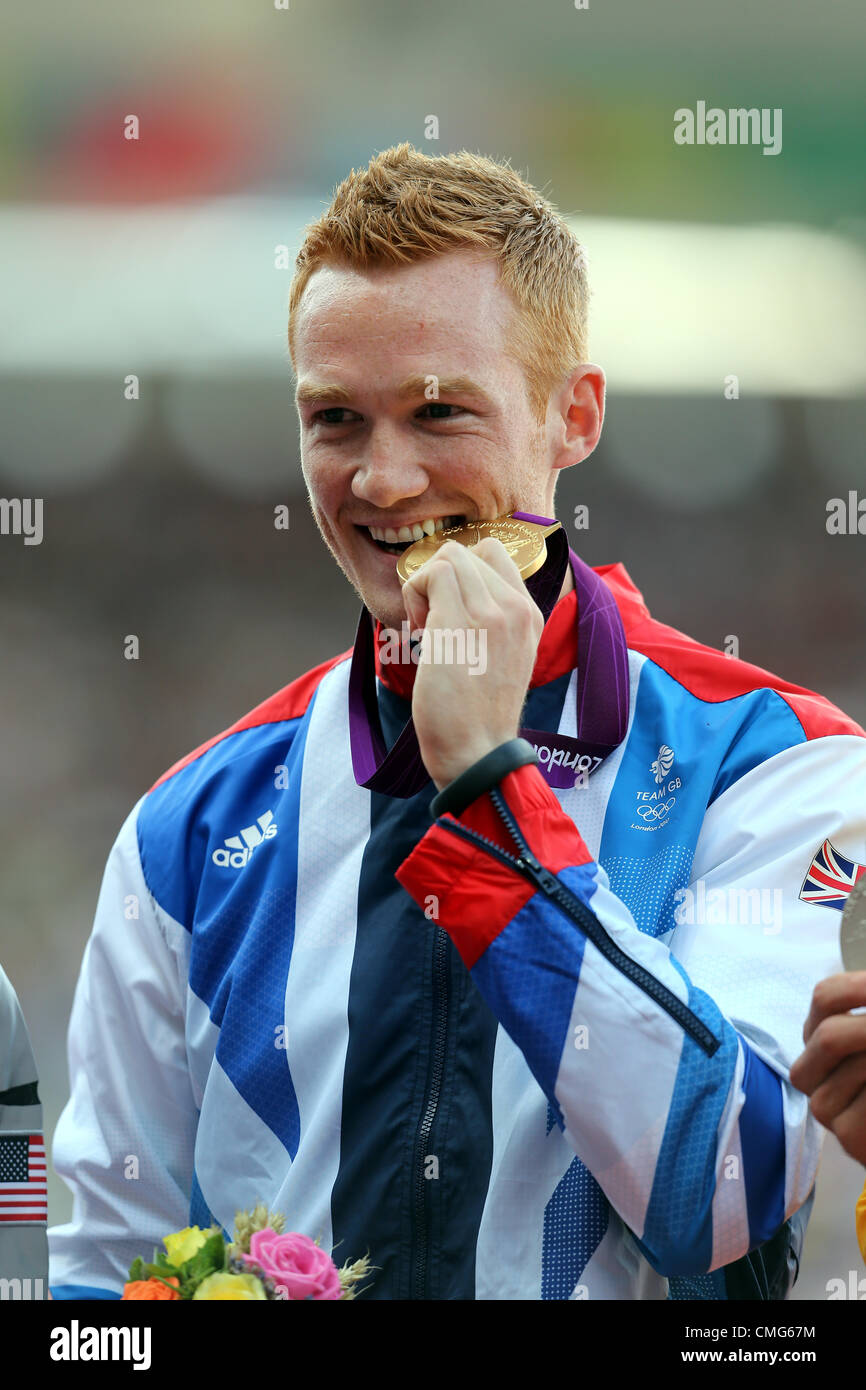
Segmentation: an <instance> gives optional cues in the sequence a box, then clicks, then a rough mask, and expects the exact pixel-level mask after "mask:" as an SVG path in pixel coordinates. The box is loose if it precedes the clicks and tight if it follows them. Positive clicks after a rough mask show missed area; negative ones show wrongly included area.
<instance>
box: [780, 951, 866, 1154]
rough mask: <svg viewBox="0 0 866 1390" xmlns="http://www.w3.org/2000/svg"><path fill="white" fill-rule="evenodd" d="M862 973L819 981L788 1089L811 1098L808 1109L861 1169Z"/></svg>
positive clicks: (864, 1138)
mask: <svg viewBox="0 0 866 1390" xmlns="http://www.w3.org/2000/svg"><path fill="white" fill-rule="evenodd" d="M864 1004H866V970H852V971H849V972H848V973H847V974H844V975H831V976H830V977H829V979H826V980H821V981H820V982H819V983H818V984H817V985H816V986H815V990H814V993H813V995H812V1007H811V1009H810V1011H809V1017H808V1018H807V1019H806V1023H805V1026H804V1028H803V1041H804V1042H805V1043H806V1049H805V1051H804V1052H802V1053H801V1054H800V1056H799V1057H798V1058H797V1060H796V1061H795V1062H794V1064H793V1066H792V1067H791V1083H792V1085H794V1086H796V1088H797V1090H798V1091H803V1092H804V1093H805V1095H807V1096H811V1101H810V1104H809V1109H810V1110H811V1111H812V1114H813V1115H814V1116H815V1119H816V1120H819V1121H820V1123H821V1124H822V1125H826V1127H827V1129H831V1130H832V1131H833V1133H834V1134H835V1135H836V1138H837V1139H838V1140H839V1143H840V1144H841V1145H842V1147H843V1149H845V1150H846V1151H847V1152H848V1153H849V1154H850V1155H851V1157H852V1158H856V1159H857V1161H858V1162H859V1163H866V1014H849V1013H848V1012H847V1010H848V1009H856V1008H859V1007H860V1006H861V1005H864Z"/></svg>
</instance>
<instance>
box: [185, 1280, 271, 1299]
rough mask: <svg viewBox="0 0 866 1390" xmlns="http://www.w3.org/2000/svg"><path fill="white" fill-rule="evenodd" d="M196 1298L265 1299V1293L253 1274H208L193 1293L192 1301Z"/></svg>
mask: <svg viewBox="0 0 866 1390" xmlns="http://www.w3.org/2000/svg"><path fill="white" fill-rule="evenodd" d="M197 1298H207V1299H220V1300H222V1301H226V1300H228V1299H267V1294H266V1293H265V1289H264V1285H263V1284H262V1281H261V1279H257V1278H256V1276H255V1275H254V1274H209V1275H208V1277H207V1278H206V1279H203V1280H202V1282H201V1283H200V1284H199V1286H198V1288H197V1289H196V1291H195V1293H194V1294H193V1301H194V1300H195V1299H197Z"/></svg>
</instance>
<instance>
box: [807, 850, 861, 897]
mask: <svg viewBox="0 0 866 1390" xmlns="http://www.w3.org/2000/svg"><path fill="white" fill-rule="evenodd" d="M864 874H866V864H857V863H855V862H854V860H853V859H846V858H845V856H844V854H840V853H839V851H838V850H837V849H834V848H833V846H832V845H831V844H830V841H829V840H825V841H824V843H823V845H822V846H821V848H820V849H819V850H818V853H817V854H816V855H815V858H814V859H813V860H812V863H811V864H810V865H809V872H808V873H807V874H806V877H805V878H804V880H803V887H802V888H801V889H800V897H801V898H802V900H803V902H804V903H818V904H819V905H820V906H821V907H835V908H836V909H837V911H839V912H841V911H842V909H843V908H844V906H845V903H846V902H847V900H848V894H849V893H850V892H851V889H852V888H853V887H854V884H855V883H856V882H857V880H858V879H859V878H862V877H863V875H864Z"/></svg>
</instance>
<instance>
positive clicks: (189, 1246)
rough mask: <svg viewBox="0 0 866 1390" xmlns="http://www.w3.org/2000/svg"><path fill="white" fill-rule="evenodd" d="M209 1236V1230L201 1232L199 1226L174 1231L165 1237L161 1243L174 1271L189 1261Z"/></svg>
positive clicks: (210, 1233)
mask: <svg viewBox="0 0 866 1390" xmlns="http://www.w3.org/2000/svg"><path fill="white" fill-rule="evenodd" d="M209 1235H212V1232H211V1231H209V1230H208V1231H203V1230H202V1229H201V1228H200V1227H199V1226H187V1227H186V1229H185V1230H183V1231H175V1232H174V1233H173V1234H172V1235H170V1236H166V1237H165V1239H164V1240H163V1242H162V1243H163V1245H164V1246H165V1248H166V1252H167V1254H168V1258H169V1260H170V1261H171V1263H172V1264H173V1265H174V1267H175V1269H180V1266H181V1265H182V1264H185V1262H186V1261H187V1260H191V1259H192V1257H193V1255H194V1254H195V1252H196V1251H197V1250H200V1249H201V1247H202V1246H203V1245H204V1243H205V1241H206V1240H207V1238H208V1236H209Z"/></svg>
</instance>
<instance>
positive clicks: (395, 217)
mask: <svg viewBox="0 0 866 1390" xmlns="http://www.w3.org/2000/svg"><path fill="white" fill-rule="evenodd" d="M458 249H475V250H477V251H479V252H482V253H483V252H484V251H487V252H489V253H492V255H493V256H494V257H495V259H496V260H497V262H498V264H499V273H500V282H501V283H502V284H503V285H504V286H505V288H506V289H507V290H508V291H509V292H510V293H511V295H512V297H513V300H514V302H515V304H516V308H517V313H516V315H515V319H514V322H513V326H512V332H511V338H510V343H509V352H510V355H511V356H512V357H513V358H515V360H516V361H518V362H519V363H520V365H521V366H522V367H523V370H524V373H525V375H526V380H527V389H528V396H529V402H530V407H531V409H532V410H533V413H534V415H535V417H536V420H537V421H538V422H539V423H540V422H543V420H544V418H545V415H546V411H547V402H548V400H549V397H550V393H551V391H553V390H554V389H555V388H556V387H557V386H558V385H559V384H560V383H561V382H563V381H564V380H565V378H566V377H567V376H568V375H569V374H570V373H571V372H572V371H573V370H574V369H575V368H576V367H578V366H579V365H580V364H581V363H583V362H585V361H586V359H587V309H588V300H589V286H588V283H587V274H586V261H585V257H584V252H583V248H582V246H581V244H580V242H579V241H578V240H577V238H576V237H575V236H574V234H573V232H571V231H570V230H569V228H568V226H567V225H566V223H565V222H564V220H563V219H562V217H561V216H560V214H559V213H558V212H557V211H556V209H555V208H554V206H553V205H552V204H551V203H549V202H548V201H547V200H546V199H544V198H542V196H541V195H540V194H539V193H538V191H537V190H536V189H535V188H533V187H532V185H531V184H529V183H528V182H527V181H526V180H525V179H524V178H522V177H521V175H520V174H517V173H515V172H514V170H513V169H511V167H510V166H509V165H508V164H502V163H498V162H496V161H495V160H493V159H488V158H487V157H486V156H484V155H479V154H472V153H470V152H469V151H467V150H461V151H460V153H458V154H441V155H429V154H424V153H422V152H421V151H419V150H416V149H414V148H413V146H411V145H410V144H409V142H408V141H404V143H403V144H401V145H394V146H392V147H391V148H390V149H387V150H382V151H381V152H380V153H379V154H377V155H375V157H374V158H373V159H371V160H370V163H369V164H368V165H367V167H366V169H362V170H361V171H360V172H356V171H355V170H354V169H353V170H352V171H351V173H350V174H349V175H348V176H347V177H346V178H345V179H344V180H343V182H342V183H341V184H340V185H339V186H338V187H337V189H336V191H335V193H334V196H333V200H332V202H331V206H330V207H329V208H328V209H327V211H326V212H325V213H323V214H322V216H321V217H319V218H318V219H317V220H316V221H315V222H313V223H311V224H310V226H309V227H307V229H306V233H305V235H304V240H303V243H302V245H301V249H300V251H299V252H298V257H297V260H296V262H295V274H294V278H293V280H292V284H291V289H290V291H289V355H290V357H291V359H292V362H293V363H294V348H295V333H294V330H295V323H296V321H297V309H298V305H299V304H300V301H301V297H302V295H303V293H304V290H305V288H306V286H307V282H308V281H309V279H310V276H311V275H312V274H313V272H314V271H316V270H318V269H319V268H320V267H321V266H324V265H329V264H330V265H336V266H342V267H347V268H349V269H353V270H365V269H367V268H368V267H371V266H385V265H399V264H403V263H407V262H411V261H418V260H422V259H424V258H426V257H430V256H436V255H442V254H444V253H446V252H449V251H455V250H458Z"/></svg>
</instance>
